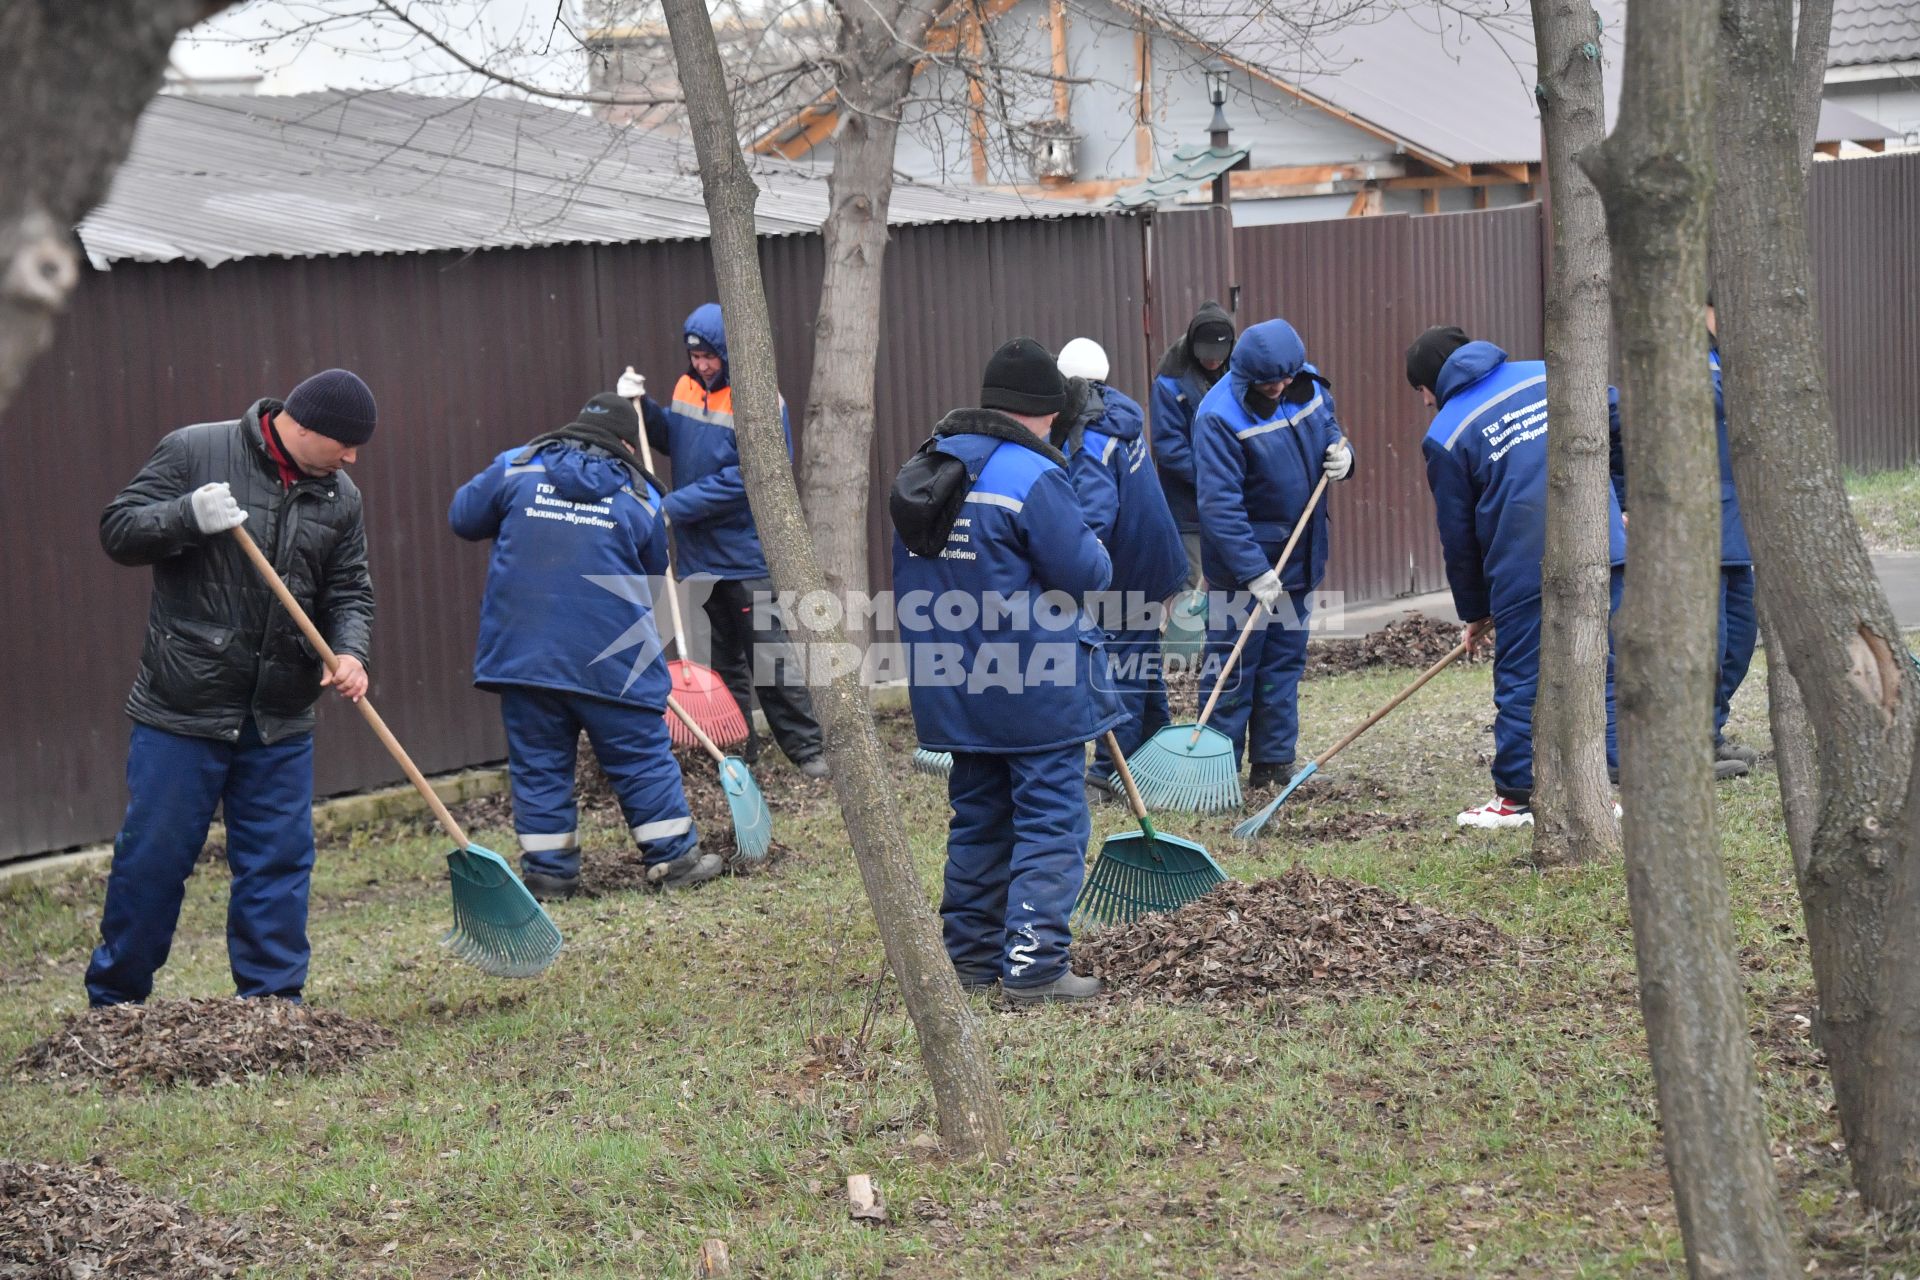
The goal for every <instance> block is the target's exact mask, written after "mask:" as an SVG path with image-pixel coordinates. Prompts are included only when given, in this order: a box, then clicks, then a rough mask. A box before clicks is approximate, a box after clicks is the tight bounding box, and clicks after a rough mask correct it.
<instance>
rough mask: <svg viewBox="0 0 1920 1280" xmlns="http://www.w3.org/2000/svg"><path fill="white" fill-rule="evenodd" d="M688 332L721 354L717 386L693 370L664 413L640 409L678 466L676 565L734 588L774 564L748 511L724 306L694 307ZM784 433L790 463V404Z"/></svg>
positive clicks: (646, 405)
mask: <svg viewBox="0 0 1920 1280" xmlns="http://www.w3.org/2000/svg"><path fill="white" fill-rule="evenodd" d="M684 328H685V335H686V337H687V339H688V345H692V343H693V341H694V340H695V339H698V340H699V341H700V342H702V343H704V344H706V345H707V346H709V347H712V348H713V349H714V351H716V352H717V353H718V354H719V356H720V372H719V374H718V375H717V376H716V377H715V378H714V380H713V385H712V386H707V385H705V384H704V383H702V382H701V381H700V379H699V378H698V377H696V376H695V375H694V373H693V369H692V365H691V363H689V365H688V369H687V373H686V374H685V375H684V376H683V377H681V379H680V381H679V382H678V383H677V384H675V386H674V389H673V401H672V403H671V404H670V405H668V407H667V408H666V409H665V410H662V409H661V408H660V406H659V405H657V404H655V403H654V402H653V401H652V400H651V399H648V400H645V401H643V402H642V404H641V409H642V412H643V416H644V417H645V418H646V431H647V440H648V442H649V443H651V444H652V445H653V447H654V448H656V449H659V450H661V451H662V452H664V453H666V454H667V456H668V458H669V460H670V461H671V463H672V465H673V490H672V492H670V493H668V494H667V497H666V512H667V518H668V519H669V520H670V521H672V523H673V533H674V548H675V550H676V551H677V552H678V560H677V566H678V568H679V570H680V573H681V574H682V576H687V575H691V574H696V573H705V574H711V575H713V576H714V577H716V578H725V579H728V580H729V581H738V580H740V579H743V578H764V577H766V576H767V558H766V555H765V554H764V553H763V552H762V551H761V549H760V531H759V530H758V529H757V528H755V527H754V523H753V509H752V508H751V507H750V506H749V505H748V504H747V484H746V480H745V479H744V478H743V477H742V476H741V474H740V445H739V441H738V440H737V439H736V438H735V436H734V433H733V387H732V386H731V385H730V384H729V383H728V380H727V379H728V374H729V372H730V370H731V366H730V365H729V364H728V361H727V331H726V329H725V327H724V326H723V325H722V323H721V315H720V306H719V304H718V303H714V302H709V303H705V304H703V305H702V306H699V307H696V308H694V311H693V314H692V315H690V316H688V317H687V323H686V325H685V326H684ZM780 429H781V431H783V432H785V433H786V437H787V456H788V457H789V458H791V457H792V456H793V427H792V424H791V423H789V422H788V420H787V404H786V401H785V399H782V400H781V402H780Z"/></svg>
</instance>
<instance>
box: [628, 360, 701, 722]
mask: <svg viewBox="0 0 1920 1280" xmlns="http://www.w3.org/2000/svg"><path fill="white" fill-rule="evenodd" d="M627 372H628V373H632V372H633V366H632V365H628V366H627ZM633 411H634V412H635V413H637V414H639V415H640V461H641V463H642V464H643V465H644V466H645V467H646V469H647V474H648V475H652V474H653V447H652V446H651V445H649V444H648V443H647V411H646V410H645V409H644V408H643V407H642V406H641V404H640V397H639V396H634V397H633ZM660 518H661V519H662V520H665V519H666V518H667V513H666V512H664V511H662V512H661V513H660ZM667 607H668V608H669V609H671V610H672V611H673V639H674V643H675V644H677V645H679V646H680V656H681V657H682V658H684V657H686V656H687V623H686V619H684V618H682V617H681V616H680V591H679V589H678V588H677V587H675V586H674V583H673V553H672V552H671V551H669V552H668V553H667ZM682 718H683V719H684V717H682ZM689 723H691V722H689Z"/></svg>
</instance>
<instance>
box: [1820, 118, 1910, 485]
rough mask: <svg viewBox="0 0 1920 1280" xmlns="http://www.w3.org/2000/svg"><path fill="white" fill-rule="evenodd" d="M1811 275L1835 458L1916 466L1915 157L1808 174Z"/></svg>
mask: <svg viewBox="0 0 1920 1280" xmlns="http://www.w3.org/2000/svg"><path fill="white" fill-rule="evenodd" d="M1807 203H1808V213H1809V216H1810V218H1811V222H1812V225H1811V232H1812V240H1813V268H1814V280H1815V287H1816V289H1817V291H1818V292H1817V293H1816V294H1815V301H1816V303H1817V305H1818V307H1819V314H1820V322H1821V326H1822V328H1823V329H1824V330H1825V333H1826V344H1827V387H1828V389H1829V390H1830V391H1831V392H1832V395H1833V412H1834V417H1835V418H1836V420H1837V421H1838V422H1839V424H1840V460H1841V462H1842V463H1843V464H1845V465H1846V466H1847V467H1850V468H1852V469H1854V470H1858V471H1877V470H1884V469H1886V468H1889V467H1907V466H1912V465H1913V464H1914V463H1916V462H1920V303H1917V302H1916V299H1920V153H1916V152H1909V153H1907V154H1905V155H1891V156H1875V157H1871V158H1868V159H1860V160H1842V161H1837V162H1833V163H1828V164H1816V165H1814V167H1813V174H1812V181H1811V183H1810V189H1809V192H1808V201H1807Z"/></svg>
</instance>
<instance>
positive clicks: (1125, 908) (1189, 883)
mask: <svg viewBox="0 0 1920 1280" xmlns="http://www.w3.org/2000/svg"><path fill="white" fill-rule="evenodd" d="M1107 750H1108V751H1110V752H1112V753H1113V762H1114V765H1115V769H1114V774H1115V776H1116V777H1118V778H1119V779H1120V785H1121V786H1122V787H1124V788H1125V789H1126V792H1127V806H1128V807H1129V808H1130V809H1132V810H1133V816H1134V819H1135V820H1136V821H1137V822H1139V824H1140V830H1139V831H1138V832H1133V831H1123V832H1119V833H1118V834H1115V835H1110V836H1108V837H1107V838H1106V840H1105V841H1104V842H1102V843H1101V845H1100V852H1099V854H1098V855H1097V856H1096V857H1095V858H1094V860H1093V865H1092V866H1091V867H1089V868H1088V869H1087V879H1086V883H1085V884H1083V885H1081V886H1080V896H1079V898H1078V899H1076V900H1075V901H1074V904H1073V915H1074V916H1075V917H1078V918H1081V919H1084V920H1086V921H1087V922H1089V923H1091V924H1095V925H1105V924H1126V923H1127V922H1128V921H1130V920H1136V919H1138V918H1139V917H1141V916H1143V915H1147V914H1148V913H1150V912H1154V911H1174V910H1177V909H1179V908H1180V907H1184V906H1186V905H1187V904H1188V903H1189V902H1192V901H1194V900H1195V899H1196V898H1199V897H1200V896H1201V895H1202V894H1204V893H1206V892H1207V890H1209V889H1211V888H1213V887H1214V886H1215V885H1217V884H1222V883H1224V882H1225V881H1226V879H1227V873H1226V872H1225V871H1223V870H1221V868H1220V864H1219V863H1217V862H1215V861H1214V860H1213V855H1212V854H1210V853H1208V852H1207V851H1206V849H1205V848H1204V847H1203V846H1201V845H1197V844H1195V843H1194V842H1193V841H1191V840H1183V839H1181V838H1180V837H1179V836H1169V835H1162V834H1161V833H1160V832H1158V831H1155V830H1154V829H1153V819H1151V818H1149V817H1148V816H1147V805H1146V802H1145V801H1144V800H1142V799H1141V798H1140V789H1139V788H1138V787H1136V786H1135V785H1134V783H1133V772H1132V771H1131V770H1130V769H1128V768H1127V760H1126V757H1125V756H1123V755H1121V754H1120V744H1119V743H1118V742H1116V741H1115V740H1114V737H1113V733H1112V731H1111V730H1109V731H1108V733H1107Z"/></svg>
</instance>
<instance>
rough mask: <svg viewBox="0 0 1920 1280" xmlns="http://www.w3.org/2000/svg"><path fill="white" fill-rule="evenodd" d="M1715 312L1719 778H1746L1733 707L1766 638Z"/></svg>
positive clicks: (1616, 484)
mask: <svg viewBox="0 0 1920 1280" xmlns="http://www.w3.org/2000/svg"><path fill="white" fill-rule="evenodd" d="M1716 319H1717V317H1716V316H1715V314H1714V309H1713V292H1712V290H1708V292H1707V368H1708V370H1709V371H1710V372H1711V373H1712V375H1713V428H1714V433H1715V435H1717V436H1718V437H1719V441H1720V679H1719V682H1718V684H1717V687H1716V688H1715V690H1714V698H1713V748H1714V761H1713V776H1714V777H1715V778H1719V779H1722V780H1725V779H1727V778H1739V777H1744V776H1745V775H1747V774H1748V773H1751V772H1752V771H1753V762H1754V760H1755V759H1756V758H1757V757H1756V756H1755V754H1754V751H1753V749H1752V748H1751V747H1745V746H1742V745H1740V744H1739V743H1737V742H1729V741H1728V740H1727V737H1726V730H1727V715H1728V713H1729V712H1730V711H1731V710H1732V708H1733V695H1734V694H1735V693H1737V692H1739V690H1740V685H1741V683H1742V682H1744V681H1745V680H1746V678H1747V669H1748V668H1749V667H1751V666H1752V665H1753V650H1754V646H1755V645H1756V644H1757V643H1759V639H1760V619H1759V616H1758V614H1757V613H1756V612H1755V610H1754V595H1753V551H1752V550H1751V548H1749V547H1748V545H1747V526H1746V523H1745V522H1744V521H1742V520H1741V519H1740V495H1739V494H1738V493H1736V492H1735V491H1734V487H1733V455H1732V453H1731V452H1730V450H1729V447H1728V443H1727V398H1726V394H1725V390H1724V389H1723V388H1722V386H1721V383H1720V340H1719V336H1718V329H1717V325H1716ZM1621 435H1622V428H1621V424H1620V420H1619V418H1618V417H1617V416H1616V417H1615V418H1614V421H1613V432H1612V436H1613V439H1612V448H1611V449H1610V450H1609V457H1608V461H1609V465H1610V466H1611V469H1612V471H1613V491H1614V493H1615V494H1616V495H1617V496H1618V497H1619V499H1620V510H1621V511H1622V512H1623V513H1624V512H1625V511H1626V510H1627V509H1628V508H1627V462H1626V449H1625V447H1624V443H1623V441H1622V439H1621Z"/></svg>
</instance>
